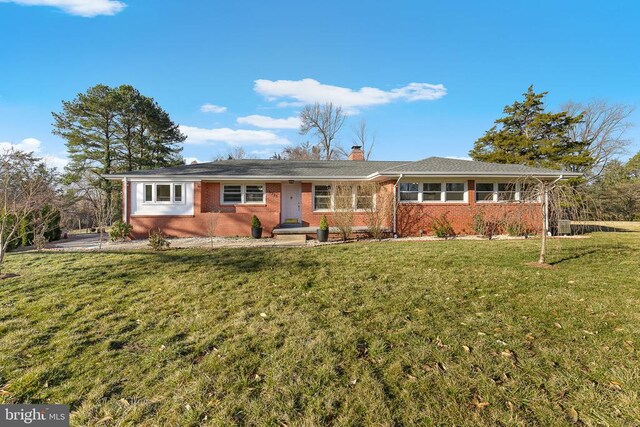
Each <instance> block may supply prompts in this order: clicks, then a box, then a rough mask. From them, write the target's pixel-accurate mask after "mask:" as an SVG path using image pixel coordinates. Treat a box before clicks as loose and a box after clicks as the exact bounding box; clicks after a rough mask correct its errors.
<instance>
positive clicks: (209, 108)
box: [200, 104, 227, 113]
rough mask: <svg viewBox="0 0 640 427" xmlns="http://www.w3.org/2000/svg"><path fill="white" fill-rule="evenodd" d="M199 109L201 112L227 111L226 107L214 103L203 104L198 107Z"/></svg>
mask: <svg viewBox="0 0 640 427" xmlns="http://www.w3.org/2000/svg"><path fill="white" fill-rule="evenodd" d="M200 111H202V112H203V113H224V112H225V111H227V107H221V106H219V105H214V104H204V105H202V106H201V107H200Z"/></svg>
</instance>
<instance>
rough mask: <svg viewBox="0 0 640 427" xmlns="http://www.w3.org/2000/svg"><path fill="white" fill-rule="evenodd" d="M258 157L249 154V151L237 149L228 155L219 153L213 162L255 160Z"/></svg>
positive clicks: (230, 151)
mask: <svg viewBox="0 0 640 427" xmlns="http://www.w3.org/2000/svg"><path fill="white" fill-rule="evenodd" d="M255 158H256V156H254V155H252V154H249V153H247V151H246V150H245V149H244V148H242V147H235V148H233V149H231V150H229V151H228V152H227V153H226V154H222V153H219V154H217V155H216V156H215V157H214V158H213V161H214V162H217V161H220V160H244V159H255Z"/></svg>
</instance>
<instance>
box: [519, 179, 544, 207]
mask: <svg viewBox="0 0 640 427" xmlns="http://www.w3.org/2000/svg"><path fill="white" fill-rule="evenodd" d="M540 199H541V197H540V188H538V186H537V185H535V184H527V183H522V184H520V192H519V198H518V200H520V201H521V202H539V201H540Z"/></svg>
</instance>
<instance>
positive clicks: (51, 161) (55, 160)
mask: <svg viewBox="0 0 640 427" xmlns="http://www.w3.org/2000/svg"><path fill="white" fill-rule="evenodd" d="M42 160H44V162H45V163H46V164H47V166H49V167H53V168H56V169H58V170H59V171H60V172H62V171H63V170H64V167H65V166H67V165H68V164H69V159H68V158H67V157H56V156H48V155H47V156H42Z"/></svg>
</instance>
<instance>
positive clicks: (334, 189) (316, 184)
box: [311, 182, 377, 212]
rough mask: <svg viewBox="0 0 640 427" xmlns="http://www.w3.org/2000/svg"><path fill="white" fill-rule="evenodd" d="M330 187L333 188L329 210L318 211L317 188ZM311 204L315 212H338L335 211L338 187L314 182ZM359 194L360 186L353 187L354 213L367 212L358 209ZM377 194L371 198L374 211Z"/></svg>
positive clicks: (352, 201)
mask: <svg viewBox="0 0 640 427" xmlns="http://www.w3.org/2000/svg"><path fill="white" fill-rule="evenodd" d="M325 185H328V186H330V187H331V193H330V196H329V209H316V186H325ZM311 187H312V188H311V203H312V204H313V212H336V209H335V206H336V205H335V196H336V186H335V185H334V184H331V183H322V182H314V183H313V185H312V186H311ZM357 194H358V184H353V185H351V206H352V208H353V211H354V212H366V211H367V209H366V208H365V209H358V208H357V203H358V199H357ZM376 196H377V194H372V195H371V198H372V199H373V209H375V208H376V201H377V197H376Z"/></svg>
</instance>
